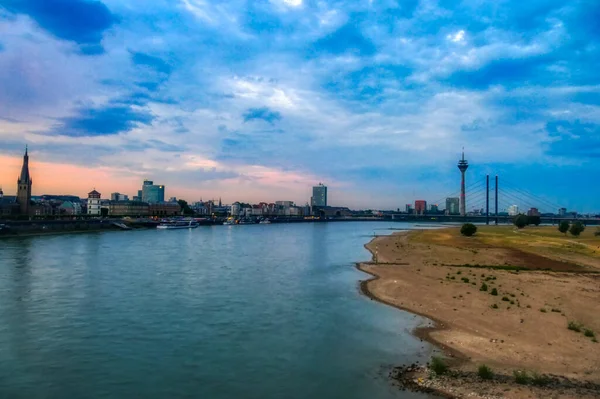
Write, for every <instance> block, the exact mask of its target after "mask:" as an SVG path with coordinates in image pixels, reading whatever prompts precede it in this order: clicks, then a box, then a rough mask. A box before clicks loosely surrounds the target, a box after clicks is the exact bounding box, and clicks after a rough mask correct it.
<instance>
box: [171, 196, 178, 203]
mask: <svg viewBox="0 0 600 399" xmlns="http://www.w3.org/2000/svg"><path fill="white" fill-rule="evenodd" d="M169 202H177V197H171V198H169Z"/></svg>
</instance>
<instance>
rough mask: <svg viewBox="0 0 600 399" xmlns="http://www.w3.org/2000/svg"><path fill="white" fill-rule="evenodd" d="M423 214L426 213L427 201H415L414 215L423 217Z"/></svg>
mask: <svg viewBox="0 0 600 399" xmlns="http://www.w3.org/2000/svg"><path fill="white" fill-rule="evenodd" d="M425 212H427V201H425V200H416V201H415V213H416V214H417V215H423V214H424V213H425Z"/></svg>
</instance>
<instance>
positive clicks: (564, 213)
mask: <svg viewBox="0 0 600 399" xmlns="http://www.w3.org/2000/svg"><path fill="white" fill-rule="evenodd" d="M558 216H563V217H564V216H567V208H559V209H558Z"/></svg>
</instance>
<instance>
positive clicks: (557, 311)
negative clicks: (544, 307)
mask: <svg viewBox="0 0 600 399" xmlns="http://www.w3.org/2000/svg"><path fill="white" fill-rule="evenodd" d="M551 312H554V313H560V312H561V310H560V309H556V308H552V310H551Z"/></svg>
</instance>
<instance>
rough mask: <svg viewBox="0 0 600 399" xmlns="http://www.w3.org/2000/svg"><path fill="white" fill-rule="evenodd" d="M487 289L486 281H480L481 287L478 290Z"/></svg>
mask: <svg viewBox="0 0 600 399" xmlns="http://www.w3.org/2000/svg"><path fill="white" fill-rule="evenodd" d="M487 290H488V286H487V284H486V283H482V284H481V288H479V291H487Z"/></svg>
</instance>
